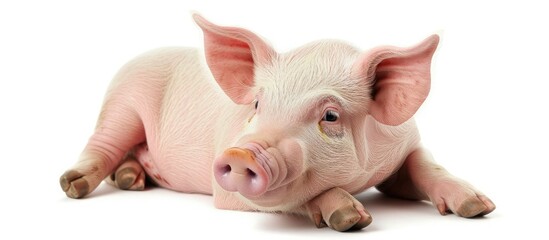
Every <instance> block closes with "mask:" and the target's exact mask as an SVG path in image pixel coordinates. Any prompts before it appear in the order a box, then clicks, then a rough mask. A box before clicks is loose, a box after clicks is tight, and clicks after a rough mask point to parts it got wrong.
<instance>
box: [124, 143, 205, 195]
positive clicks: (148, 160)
mask: <svg viewBox="0 0 549 240" xmlns="http://www.w3.org/2000/svg"><path fill="white" fill-rule="evenodd" d="M183 148H184V147H183ZM158 150H160V149H158V148H155V147H153V146H150V147H149V146H147V144H142V145H140V146H138V147H137V148H136V150H135V157H136V159H137V160H138V162H139V163H140V164H141V166H143V169H144V170H145V172H146V174H147V177H148V179H149V180H151V181H153V182H154V183H156V184H157V185H159V186H161V187H163V188H168V189H171V190H174V191H178V192H185V193H202V194H210V195H211V194H212V182H211V181H212V180H211V179H212V174H211V172H212V171H211V168H212V161H211V159H213V156H208V155H207V154H200V153H195V154H194V155H188V154H186V152H188V151H189V149H176V148H175V149H172V150H171V151H163V152H159V151H158Z"/></svg>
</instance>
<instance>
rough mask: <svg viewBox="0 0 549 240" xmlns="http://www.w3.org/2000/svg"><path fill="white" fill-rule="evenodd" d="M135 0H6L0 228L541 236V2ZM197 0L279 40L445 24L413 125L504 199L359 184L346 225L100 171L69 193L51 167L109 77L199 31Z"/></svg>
mask: <svg viewBox="0 0 549 240" xmlns="http://www.w3.org/2000/svg"><path fill="white" fill-rule="evenodd" d="M11 2H15V1H11ZM137 2H138V1H126V2H123V1H93V2H89V3H87V4H83V3H80V2H76V1H65V2H59V1H35V2H28V1H17V3H16V4H13V3H6V2H2V3H0V35H1V37H0V109H1V117H0V140H1V144H0V146H1V152H2V153H3V154H2V157H1V158H2V160H1V161H2V167H1V169H2V173H1V174H0V178H1V179H0V180H1V182H2V191H1V195H2V196H1V197H0V220H1V222H2V223H1V224H0V239H23V238H26V237H28V236H34V237H48V238H50V237H53V238H54V239H74V238H77V239H98V238H99V237H104V238H106V239H115V238H116V237H121V238H125V239H146V238H149V239H196V238H198V236H218V237H235V238H236V237H238V238H244V239H258V238H259V239H280V238H281V237H284V239H292V238H295V239H298V238H299V239H302V238H304V237H306V238H315V239H333V238H335V237H340V238H343V237H345V238H346V239H347V238H361V239H395V238H396V237H402V238H409V239H419V238H422V239H442V238H445V239H446V238H450V239H458V238H460V239H462V238H475V239H476V238H480V237H491V236H497V237H501V236H511V237H520V236H527V237H528V236H530V237H528V238H537V239H543V238H547V235H548V234H547V231H544V230H545V229H543V228H544V227H545V226H546V217H547V213H548V212H547V209H546V205H545V202H546V200H547V198H546V196H547V194H546V190H545V189H546V186H545V185H546V183H547V180H546V178H545V176H546V170H545V169H546V168H545V166H546V164H547V162H548V160H549V158H548V156H547V154H546V151H547V135H548V134H549V131H548V127H547V124H548V123H549V117H547V113H548V110H547V109H548V107H547V104H548V103H549V97H548V94H547V92H548V91H549V89H548V83H547V82H548V81H549V77H548V74H547V67H548V61H547V56H548V54H549V49H548V45H547V43H548V42H549V38H548V36H547V33H548V32H547V22H549V19H548V17H547V12H546V9H547V8H546V7H544V5H540V4H530V3H521V4H520V5H519V4H506V3H502V1H494V3H493V4H489V3H479V2H480V1H474V4H473V3H467V2H466V1H457V2H456V1H454V2H452V3H442V1H433V3H428V2H419V3H417V1H414V2H416V4H412V3H410V2H412V1H402V2H389V1H386V2H385V1H384V3H375V4H374V3H361V4H359V5H357V4H356V3H350V2H348V1H342V0H340V1H332V2H333V3H331V4H321V3H317V2H313V1H310V2H309V1H303V3H302V2H301V1H300V2H298V1H288V2H285V1H273V2H268V3H264V2H261V3H260V1H256V2H255V3H253V2H252V3H247V4H245V3H243V2H242V1H216V2H213V1H200V3H194V4H190V3H186V2H187V1H151V2H148V3H142V2H140V1H139V3H137ZM228 2H231V3H228ZM318 2H319V1H318ZM357 2H358V1H357ZM378 2H381V1H378ZM191 10H195V11H198V12H201V13H202V14H203V15H204V16H205V17H207V18H209V19H210V20H212V21H213V22H215V23H219V24H223V25H236V26H242V27H246V28H248V29H250V30H252V31H254V32H256V33H258V34H260V35H262V36H263V37H265V38H266V39H268V40H269V41H270V42H271V43H273V45H274V46H275V48H276V49H278V50H289V49H291V48H294V47H297V46H300V45H302V44H304V43H306V42H308V41H312V40H316V39H319V38H338V39H344V40H346V41H349V42H351V43H353V44H354V45H357V46H359V47H361V48H363V49H366V48H369V47H372V46H375V45H378V44H393V45H401V46H408V45H412V44H415V43H416V42H419V41H420V40H422V39H423V38H424V37H426V36H428V35H429V34H431V33H433V32H439V33H441V34H442V43H441V45H440V47H439V50H438V52H437V54H436V56H435V60H434V65H433V84H432V89H431V95H430V96H429V98H428V100H427V101H426V103H425V104H424V105H423V106H422V108H421V109H420V111H419V112H418V114H417V120H418V123H419V125H420V130H421V132H422V136H423V139H424V142H425V144H426V145H427V146H428V147H429V148H430V149H431V150H432V151H433V153H434V155H435V157H436V159H437V160H438V162H440V163H442V164H443V165H444V166H446V167H447V168H448V169H449V170H450V171H452V172H453V173H455V174H456V175H458V176H460V177H463V178H464V179H467V180H468V181H470V182H471V183H473V184H474V185H475V186H477V187H478V188H479V189H481V190H483V191H484V192H485V193H486V194H487V195H488V196H490V197H491V198H492V199H493V200H494V202H495V203H496V205H497V207H498V208H497V209H496V211H495V212H494V213H492V214H490V215H489V216H487V217H485V218H482V219H461V218H458V217H456V216H454V215H449V216H444V217H442V216H439V215H438V213H437V212H436V210H435V209H434V208H433V207H431V206H430V205H429V204H426V203H420V202H407V201H401V200H395V199H390V198H386V197H383V196H382V195H380V194H379V193H377V192H375V191H370V192H367V193H365V194H363V195H361V196H359V199H361V200H362V201H363V202H364V203H365V206H366V207H367V208H368V209H369V210H370V212H371V213H372V214H373V217H374V222H373V223H372V225H370V226H369V227H367V228H366V229H365V230H363V231H360V232H353V233H346V234H341V233H336V232H333V231H331V230H329V229H320V230H319V229H316V228H314V227H313V225H312V224H311V223H309V222H308V221H307V220H302V219H296V218H293V217H289V216H283V215H282V216H281V215H275V214H264V213H246V212H235V211H222V210H217V209H215V208H214V207H213V205H212V198H211V197H209V196H202V195H189V194H182V193H176V192H171V191H167V190H164V189H151V190H147V191H144V192H123V191H118V190H114V189H113V188H111V187H110V186H107V185H105V184H103V185H101V186H100V187H99V188H98V189H97V190H96V191H95V192H94V193H93V194H92V195H90V197H88V198H86V199H83V200H73V199H68V198H66V197H65V195H64V193H63V192H62V191H61V189H60V187H59V186H58V177H59V175H60V174H61V173H62V172H63V171H65V170H66V169H67V168H69V167H70V166H71V165H72V164H73V163H74V162H75V161H76V159H77V156H78V154H79V152H80V151H81V149H82V148H83V146H84V144H85V143H86V141H87V139H88V137H89V136H90V134H91V133H92V130H93V127H94V124H95V120H96V117H97V114H98V112H99V107H100V105H101V101H102V97H103V94H104V92H105V89H106V87H107V85H108V83H109V81H110V79H111V78H112V76H113V75H114V73H115V72H116V71H117V69H118V68H119V67H120V66H121V65H122V64H124V63H125V62H126V61H127V60H129V59H130V58H132V57H133V56H135V55H137V54H139V53H141V52H144V51H146V50H149V49H152V48H156V47H161V46H170V45H182V46H196V47H200V46H201V41H202V35H201V32H200V30H199V29H198V28H197V27H196V26H195V25H194V23H193V22H192V21H191V18H190V11H191Z"/></svg>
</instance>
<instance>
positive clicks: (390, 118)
mask: <svg viewBox="0 0 549 240" xmlns="http://www.w3.org/2000/svg"><path fill="white" fill-rule="evenodd" d="M438 42H439V37H438V35H432V36H430V37H428V38H427V39H425V40H424V41H423V42H421V43H420V44H418V45H416V46H414V47H411V48H397V47H379V48H375V49H373V50H371V51H369V52H366V53H364V54H363V55H362V56H361V57H360V58H359V59H358V60H357V62H356V63H355V65H354V66H353V70H352V71H353V75H354V76H355V77H362V78H365V79H366V80H367V81H368V82H369V83H370V84H371V86H372V88H371V91H372V92H371V96H372V100H373V101H372V103H371V105H370V109H369V113H370V114H371V115H372V117H374V118H375V119H376V120H377V121H379V122H380V123H383V124H386V125H392V126H396V125H400V124H402V123H404V122H405V121H407V120H408V119H410V118H411V117H412V116H413V115H414V114H415V113H416V111H417V110H418V108H419V107H420V105H421V104H422V103H423V101H424V100H425V98H427V95H428V94H429V89H430V87H431V58H432V56H433V53H434V52H435V50H436V48H437V45H438Z"/></svg>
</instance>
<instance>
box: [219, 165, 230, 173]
mask: <svg viewBox="0 0 549 240" xmlns="http://www.w3.org/2000/svg"><path fill="white" fill-rule="evenodd" d="M231 170H232V169H231V165H228V164H227V165H225V167H223V168H221V172H222V173H223V175H227V174H229V173H231Z"/></svg>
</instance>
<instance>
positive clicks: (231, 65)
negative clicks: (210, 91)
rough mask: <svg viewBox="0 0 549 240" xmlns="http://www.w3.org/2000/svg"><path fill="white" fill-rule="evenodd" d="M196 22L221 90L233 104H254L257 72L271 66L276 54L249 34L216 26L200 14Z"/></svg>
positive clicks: (248, 32)
mask: <svg viewBox="0 0 549 240" xmlns="http://www.w3.org/2000/svg"><path fill="white" fill-rule="evenodd" d="M193 18H194V21H195V22H196V24H198V26H200V28H202V31H204V50H205V53H206V62H207V63H208V66H209V67H210V70H211V72H212V74H213V76H214V78H215V80H216V81H217V83H218V84H219V86H220V87H221V88H222V89H223V91H224V92H225V94H227V96H229V97H230V98H231V99H232V100H233V102H235V103H237V104H248V103H251V102H252V101H253V100H254V98H255V92H253V91H252V89H253V87H254V68H255V66H256V65H259V64H267V63H269V62H270V61H271V60H272V58H273V57H274V55H275V52H274V51H273V50H272V48H271V47H270V46H269V45H268V44H267V43H265V42H264V41H263V40H261V38H259V37H258V36H257V35H255V34H253V33H252V32H250V31H248V30H245V29H241V28H234V27H222V26H217V25H215V24H213V23H211V22H208V21H207V20H206V19H204V18H203V17H202V16H200V15H198V14H193Z"/></svg>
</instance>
